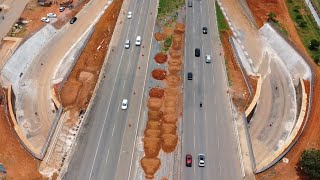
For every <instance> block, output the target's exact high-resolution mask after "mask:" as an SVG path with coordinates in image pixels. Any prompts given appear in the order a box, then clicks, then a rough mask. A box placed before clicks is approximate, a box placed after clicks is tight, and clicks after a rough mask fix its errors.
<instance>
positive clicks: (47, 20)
mask: <svg viewBox="0 0 320 180" xmlns="http://www.w3.org/2000/svg"><path fill="white" fill-rule="evenodd" d="M41 21H42V22H46V23H49V22H50V19H48V18H46V17H42V18H41Z"/></svg>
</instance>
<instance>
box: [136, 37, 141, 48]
mask: <svg viewBox="0 0 320 180" xmlns="http://www.w3.org/2000/svg"><path fill="white" fill-rule="evenodd" d="M141 41H142V38H141V36H137V39H136V46H140V45H141Z"/></svg>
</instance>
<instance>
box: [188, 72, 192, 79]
mask: <svg viewBox="0 0 320 180" xmlns="http://www.w3.org/2000/svg"><path fill="white" fill-rule="evenodd" d="M188 80H192V72H188Z"/></svg>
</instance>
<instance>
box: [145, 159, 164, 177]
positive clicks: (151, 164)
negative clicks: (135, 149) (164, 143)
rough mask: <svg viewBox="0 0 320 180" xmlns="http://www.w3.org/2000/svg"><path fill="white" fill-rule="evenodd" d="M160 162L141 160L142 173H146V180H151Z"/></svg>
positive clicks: (157, 160) (156, 160)
mask: <svg viewBox="0 0 320 180" xmlns="http://www.w3.org/2000/svg"><path fill="white" fill-rule="evenodd" d="M160 165H161V161H160V159H159V158H146V157H143V158H142V159H141V166H142V169H143V170H144V172H145V173H146V175H145V177H146V179H153V178H154V174H155V173H156V172H157V170H158V169H159V168H160Z"/></svg>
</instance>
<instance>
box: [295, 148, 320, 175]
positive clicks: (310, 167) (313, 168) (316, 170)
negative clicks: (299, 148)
mask: <svg viewBox="0 0 320 180" xmlns="http://www.w3.org/2000/svg"><path fill="white" fill-rule="evenodd" d="M299 163H300V167H301V169H302V170H303V171H304V172H305V173H306V174H308V175H309V176H310V177H312V178H320V150H318V149H307V150H304V151H303V152H302V155H301V157H300V162H299Z"/></svg>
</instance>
